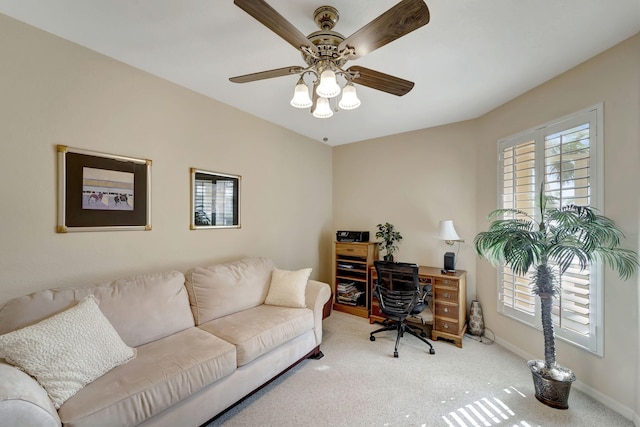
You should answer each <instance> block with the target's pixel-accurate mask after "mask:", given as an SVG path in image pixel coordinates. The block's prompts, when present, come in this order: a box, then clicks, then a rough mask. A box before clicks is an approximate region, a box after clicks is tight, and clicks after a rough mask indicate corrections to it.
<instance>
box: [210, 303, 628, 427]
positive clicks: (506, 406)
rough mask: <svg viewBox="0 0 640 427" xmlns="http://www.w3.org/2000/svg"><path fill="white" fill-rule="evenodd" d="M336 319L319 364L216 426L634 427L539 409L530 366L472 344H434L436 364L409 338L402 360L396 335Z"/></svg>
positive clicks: (611, 417) (598, 411) (582, 407)
mask: <svg viewBox="0 0 640 427" xmlns="http://www.w3.org/2000/svg"><path fill="white" fill-rule="evenodd" d="M376 327H377V325H370V324H369V322H368V320H367V319H363V318H359V317H355V316H351V315H348V314H344V313H339V312H333V313H332V314H331V316H330V317H329V318H328V319H326V320H325V324H324V342H323V343H322V351H323V352H324V354H325V357H324V358H322V359H320V360H306V361H304V362H302V363H301V364H300V365H298V366H297V367H296V368H294V369H292V370H291V371H289V372H288V373H287V374H285V375H283V376H282V377H280V378H279V379H278V380H276V381H274V382H273V383H272V384H271V385H269V386H267V387H266V388H264V389H263V390H261V391H259V392H258V393H256V394H255V395H253V396H252V397H250V398H248V399H246V400H245V401H244V402H242V403H241V404H239V405H238V406H236V407H234V408H233V409H231V410H229V411H228V412H227V413H225V414H223V415H222V416H221V417H219V418H218V419H217V420H215V421H213V422H211V423H210V424H209V425H208V427H214V426H225V427H229V426H332V427H334V426H427V427H430V426H445V427H446V426H449V427H450V426H454V427H477V426H486V427H490V426H521V427H533V426H568V425H571V426H607V427H615V426H633V423H632V422H631V421H629V420H626V419H625V418H623V417H622V416H620V415H619V414H617V413H615V412H613V411H611V410H609V409H607V408H606V407H604V406H603V405H601V404H600V403H598V402H596V401H595V400H593V399H592V398H590V397H589V396H587V395H585V394H583V393H581V392H579V391H577V390H575V389H573V390H572V391H571V396H570V400H569V409H568V410H557V409H552V408H549V407H547V406H545V405H543V404H541V403H539V402H538V401H537V400H536V398H535V397H534V395H533V384H532V381H531V374H530V372H529V369H528V367H527V364H526V361H525V360H523V359H521V358H520V357H518V356H516V355H515V354H513V353H511V352H509V351H508V350H506V349H504V348H503V347H500V346H499V345H497V344H493V345H487V344H483V343H480V342H477V341H476V340H474V338H472V337H465V338H464V341H463V348H461V349H460V348H457V347H456V346H455V345H453V344H451V343H448V342H446V341H442V340H440V341H437V342H434V343H433V344H434V348H435V350H436V354H434V355H430V354H429V353H428V347H427V346H426V345H425V344H424V343H422V342H420V341H418V340H417V339H415V338H414V337H412V336H409V335H405V337H404V338H403V339H402V340H401V344H400V348H399V349H398V351H399V353H400V357H399V358H398V359H394V358H393V347H394V341H395V336H393V333H392V332H388V333H386V334H387V335H386V336H385V335H382V336H379V338H377V339H376V341H375V342H371V341H369V332H370V331H372V330H374V329H375V328H376Z"/></svg>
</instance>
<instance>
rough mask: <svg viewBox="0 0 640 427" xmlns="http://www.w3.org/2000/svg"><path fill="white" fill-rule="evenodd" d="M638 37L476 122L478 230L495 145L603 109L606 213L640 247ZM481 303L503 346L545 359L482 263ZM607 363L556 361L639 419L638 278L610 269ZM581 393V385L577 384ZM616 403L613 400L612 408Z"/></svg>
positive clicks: (570, 352)
mask: <svg viewBox="0 0 640 427" xmlns="http://www.w3.org/2000/svg"><path fill="white" fill-rule="evenodd" d="M639 73H640V35H636V36H635V37H633V38H631V39H629V40H627V41H625V42H623V43H622V44H620V45H618V46H616V47H614V48H612V49H610V50H608V51H606V52H604V53H603V54H601V55H598V56H596V57H595V58H592V59H591V60H589V61H587V62H585V63H583V64H581V65H579V66H578V67H576V68H574V69H572V70H570V71H569V72H567V73H565V74H563V75H561V76H559V77H556V78H554V79H553V80H551V81H549V82H547V83H545V84H543V85H541V86H539V87H538V88H536V89H534V90H532V91H530V92H528V93H526V94H524V95H522V96H520V97H518V98H516V99H515V100H513V101H511V102H509V103H507V104H505V105H503V106H501V107H499V108H497V109H496V110H494V111H492V112H491V113H489V114H487V115H485V116H484V117H481V118H480V119H479V120H478V130H479V136H480V138H479V140H478V141H477V142H478V147H477V153H478V159H477V170H478V175H477V183H476V191H477V194H478V197H477V200H478V204H477V207H476V213H477V223H478V229H479V230H482V229H486V226H487V222H486V221H485V215H486V213H488V212H489V211H491V210H492V209H495V207H496V203H497V202H496V166H497V164H496V159H497V156H496V152H497V151H496V141H497V140H498V139H500V138H503V137H506V136H509V135H511V134H514V133H517V132H520V131H523V130H526V129H529V128H531V127H534V126H536V125H539V124H542V123H545V122H548V121H550V120H553V119H555V118H559V117H562V116H564V115H567V114H570V113H573V112H575V111H578V110H581V109H583V108H586V107H589V106H591V105H595V104H597V103H599V102H603V103H604V168H605V176H604V182H605V191H604V194H605V205H604V212H603V213H604V214H605V215H607V216H608V217H610V218H611V219H613V220H614V221H615V222H616V223H617V224H618V226H619V227H620V228H621V229H622V230H623V231H624V233H625V234H626V236H627V240H626V241H625V242H624V245H625V246H626V247H629V248H632V249H638V222H639V218H640V211H639V207H640V197H639V195H640V193H639V192H638V189H637V188H638V183H639V182H640V161H639V159H640V156H639V149H640V143H639V141H640V128H639V126H638V116H639V115H640V105H639V104H640V84H639V83H640V77H639ZM477 281H478V283H477V289H478V298H479V300H480V301H481V302H482V304H483V306H484V308H485V310H484V312H485V320H486V322H487V325H489V326H490V327H491V328H492V329H493V330H494V332H495V333H496V335H497V336H498V337H500V338H501V339H502V340H504V342H505V343H507V344H510V345H512V346H514V347H515V348H517V349H519V350H521V351H522V352H523V353H525V354H529V355H532V356H534V357H536V358H542V357H543V347H542V345H543V343H542V337H541V333H539V332H538V331H535V330H533V329H531V328H529V327H527V326H525V325H522V324H520V323H518V322H515V321H512V320H510V319H508V318H506V317H504V316H501V315H499V314H497V312H496V299H497V298H496V274H495V269H493V268H492V267H491V266H490V265H489V264H488V263H487V262H485V261H481V262H480V261H479V262H478V275H477ZM604 298H605V300H604V338H605V342H604V357H602V358H600V357H597V356H594V355H591V354H590V353H588V352H585V351H582V350H579V349H578V348H576V347H574V346H571V345H567V344H565V343H564V342H559V344H558V362H559V363H561V364H564V365H567V366H569V367H571V369H573V370H574V371H575V373H576V375H577V377H578V381H579V382H580V383H582V384H583V385H586V387H588V388H590V390H587V391H589V392H592V393H593V392H594V391H595V395H596V396H598V393H601V394H603V395H604V396H598V397H603V398H604V400H606V399H607V398H608V399H612V400H614V401H616V402H618V403H619V404H621V405H623V406H624V407H620V408H618V409H619V410H620V411H621V412H623V413H625V415H627V416H630V413H629V411H630V410H633V411H634V412H635V413H636V414H638V413H640V410H639V409H640V408H639V407H638V406H637V400H636V397H635V396H636V393H638V391H637V381H636V380H635V379H636V378H637V373H638V363H639V362H638V361H639V358H638V335H639V329H638V276H637V275H636V276H634V277H633V278H632V279H631V280H629V281H627V282H622V281H621V280H619V279H618V277H617V276H616V274H615V273H612V272H611V271H610V270H606V273H605V288H604ZM577 386H578V387H580V386H581V384H577ZM611 404H612V405H615V403H614V402H611Z"/></svg>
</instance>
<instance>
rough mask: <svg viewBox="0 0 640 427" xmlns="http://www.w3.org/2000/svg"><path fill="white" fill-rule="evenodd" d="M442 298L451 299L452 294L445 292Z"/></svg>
mask: <svg viewBox="0 0 640 427" xmlns="http://www.w3.org/2000/svg"><path fill="white" fill-rule="evenodd" d="M442 296H443V297H445V298H451V294H450V293H449V292H445V293H444V294H442Z"/></svg>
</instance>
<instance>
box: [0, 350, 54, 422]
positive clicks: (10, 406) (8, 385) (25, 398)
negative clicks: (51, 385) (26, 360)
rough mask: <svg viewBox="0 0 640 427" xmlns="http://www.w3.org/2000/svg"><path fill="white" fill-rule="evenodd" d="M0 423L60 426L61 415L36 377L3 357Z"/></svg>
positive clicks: (1, 363) (0, 360)
mask: <svg viewBox="0 0 640 427" xmlns="http://www.w3.org/2000/svg"><path fill="white" fill-rule="evenodd" d="M0 424H1V425H6V426H21V427H22V426H25V427H31V426H33V427H41V426H47V427H48V426H51V427H54V426H55V427H60V426H61V423H60V417H59V416H58V412H57V411H56V410H55V408H54V407H53V403H51V400H50V399H49V396H48V395H47V392H46V391H45V390H44V389H43V388H42V387H41V386H40V384H38V382H37V381H36V380H34V379H33V378H31V377H30V376H29V375H27V374H25V373H24V372H22V371H20V370H19V369H17V368H15V367H14V366H12V365H9V364H8V363H4V361H2V359H0Z"/></svg>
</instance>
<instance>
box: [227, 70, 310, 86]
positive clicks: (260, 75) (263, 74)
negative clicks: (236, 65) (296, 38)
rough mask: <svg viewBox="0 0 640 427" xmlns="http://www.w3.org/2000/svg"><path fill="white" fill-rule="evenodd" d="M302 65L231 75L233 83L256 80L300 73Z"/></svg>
mask: <svg viewBox="0 0 640 427" xmlns="http://www.w3.org/2000/svg"><path fill="white" fill-rule="evenodd" d="M302 69H303V68H302V67H298V66H293V67H283V68H277V69H275V70H268V71H259V72H257V73H251V74H245V75H244V76H236V77H231V78H230V79H229V80H231V81H232V82H233V83H248V82H255V81H256V80H264V79H272V78H274V77H282V76H288V75H290V74H299V73H300V72H301V71H302Z"/></svg>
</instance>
